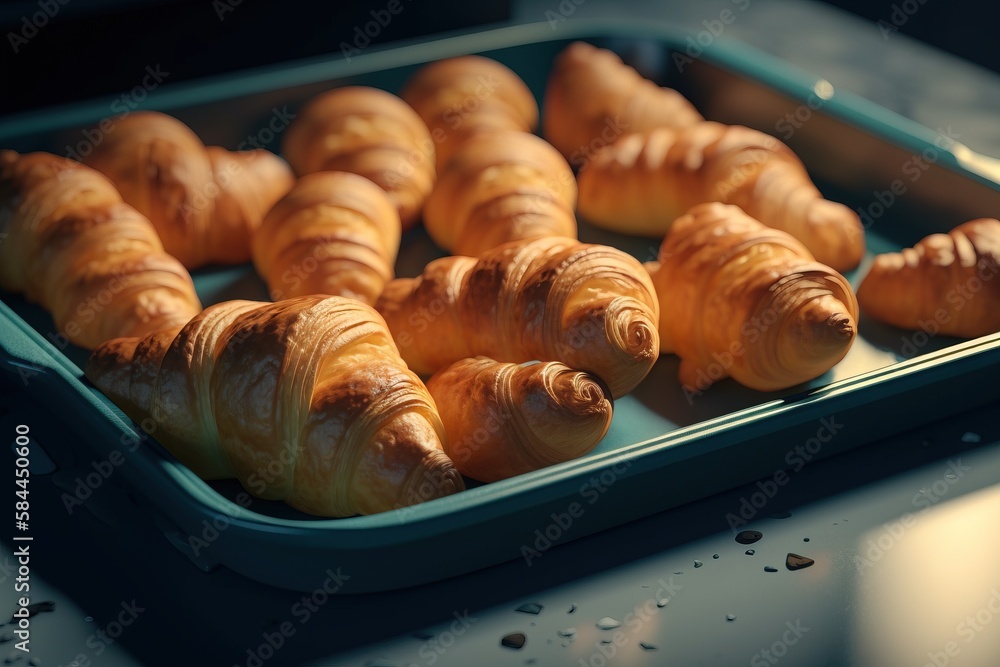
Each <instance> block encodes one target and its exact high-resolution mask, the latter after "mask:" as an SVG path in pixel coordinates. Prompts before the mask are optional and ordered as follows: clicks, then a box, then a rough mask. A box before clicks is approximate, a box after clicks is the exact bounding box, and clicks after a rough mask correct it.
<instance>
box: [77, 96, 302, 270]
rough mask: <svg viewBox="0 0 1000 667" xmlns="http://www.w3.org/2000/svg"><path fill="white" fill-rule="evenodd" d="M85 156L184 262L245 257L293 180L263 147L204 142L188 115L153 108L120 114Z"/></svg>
mask: <svg viewBox="0 0 1000 667" xmlns="http://www.w3.org/2000/svg"><path fill="white" fill-rule="evenodd" d="M112 127H113V129H112V130H111V131H109V132H107V133H106V134H104V135H103V137H102V139H101V142H100V143H99V144H97V145H96V146H95V148H94V150H93V152H91V153H90V155H88V156H87V157H86V158H84V161H85V162H86V164H88V165H89V166H91V167H93V168H94V169H97V170H98V171H100V172H101V173H103V174H104V175H105V176H107V177H108V178H109V179H111V181H112V182H113V183H114V184H115V187H117V188H118V190H119V191H120V192H121V195H122V198H123V199H124V200H125V201H126V202H127V203H128V204H130V205H132V206H134V207H135V208H136V209H137V210H138V211H139V212H140V213H142V214H143V215H145V216H146V217H148V218H149V220H150V222H152V223H153V227H155V228H156V231H157V234H158V235H159V236H160V240H161V241H162V243H163V247H164V248H165V249H166V251H167V252H169V253H170V254H171V255H173V256H174V257H176V258H177V259H179V260H180V261H181V263H183V264H184V266H186V267H188V268H190V269H193V268H197V267H201V266H205V265H207V264H240V263H243V262H246V261H248V260H249V259H250V239H251V236H252V235H253V233H254V231H255V230H256V229H257V227H259V226H260V223H261V220H263V218H264V214H265V213H266V212H267V210H268V209H269V208H270V207H271V206H272V205H273V204H274V203H275V202H276V201H277V200H278V199H279V198H280V197H282V196H283V195H284V194H285V193H286V192H288V190H289V189H290V188H291V187H292V183H293V180H294V177H293V176H292V173H291V170H290V169H289V168H288V165H286V164H285V163H284V161H282V160H281V159H280V158H278V157H277V156H276V155H274V154H273V153H271V152H269V151H266V150H263V149H258V150H252V151H241V152H232V151H228V150H226V149H224V148H219V147H216V146H212V147H206V146H205V145H204V144H203V143H202V142H201V139H199V138H198V136H197V135H196V134H195V133H194V132H193V131H192V130H191V129H190V128H189V127H188V126H187V125H185V124H184V123H182V122H181V121H179V120H177V119H176V118H173V117H171V116H168V115H166V114H162V113H159V112H155V111H137V112H135V113H131V114H129V115H127V116H123V117H122V118H120V119H118V120H116V121H115V122H114V124H113V126H112Z"/></svg>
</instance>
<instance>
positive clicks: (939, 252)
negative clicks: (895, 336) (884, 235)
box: [858, 218, 1000, 338]
mask: <svg viewBox="0 0 1000 667" xmlns="http://www.w3.org/2000/svg"><path fill="white" fill-rule="evenodd" d="M998 273H1000V221H998V220H996V219H993V218H978V219H976V220H970V221H968V222H965V223H962V224H961V225H958V226H957V227H955V228H954V229H952V230H951V231H950V232H948V233H947V234H931V235H930V236H927V237H925V238H924V239H922V240H921V241H920V242H919V243H917V244H916V245H915V246H914V247H913V248H906V249H904V250H902V251H901V252H893V253H885V254H882V255H878V256H876V257H875V261H874V263H873V264H872V266H871V268H870V269H869V271H868V273H867V274H866V275H865V278H864V280H862V282H861V286H860V287H859V288H858V301H859V302H860V303H861V309H862V310H863V311H864V312H865V314H867V315H870V316H871V317H873V318H875V319H876V320H879V321H881V322H885V323H887V324H891V325H893V326H897V327H901V328H904V329H913V330H918V329H920V330H924V331H925V332H927V333H929V334H931V335H933V334H936V333H942V334H945V335H948V336H959V337H963V338H974V337H976V336H984V335H986V334H989V333H993V332H995V331H1000V277H998V275H997V274H998Z"/></svg>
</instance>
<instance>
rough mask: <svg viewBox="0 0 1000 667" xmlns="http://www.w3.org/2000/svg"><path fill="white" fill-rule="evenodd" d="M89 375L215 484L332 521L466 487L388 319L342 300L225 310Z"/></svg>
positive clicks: (140, 342) (122, 349)
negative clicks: (236, 484) (225, 482)
mask: <svg viewBox="0 0 1000 667" xmlns="http://www.w3.org/2000/svg"><path fill="white" fill-rule="evenodd" d="M86 375H87V378H89V379H90V380H91V381H92V382H93V383H94V384H95V385H96V386H97V387H98V388H99V389H100V390H101V391H102V392H104V393H105V394H106V395H107V396H108V397H109V398H110V399H111V400H112V401H114V402H115V403H116V404H117V405H118V406H119V407H120V408H121V409H122V410H123V411H124V412H125V413H126V414H128V415H129V416H130V417H131V418H132V419H135V420H136V421H140V420H142V419H146V418H148V417H152V418H153V419H155V420H156V431H155V432H154V436H155V437H156V438H157V440H158V441H159V442H160V443H161V444H163V445H164V446H165V447H167V448H168V449H169V450H170V451H171V452H172V453H173V454H174V455H175V456H176V457H177V458H178V459H179V460H180V461H181V463H183V464H185V465H187V466H188V467H190V468H191V469H192V470H193V471H194V472H195V473H196V474H198V475H199V476H200V477H202V478H204V479H220V478H228V477H236V478H237V479H238V480H239V481H240V483H242V484H243V486H244V487H245V488H246V489H247V490H248V491H249V492H250V493H252V494H254V495H256V496H258V497H260V498H265V499H269V500H284V501H285V502H287V503H288V504H289V505H292V506H293V507H296V508H298V509H300V510H303V511H305V512H309V513H312V514H320V515H324V516H336V517H341V516H351V515H354V514H374V513H376V512H382V511H386V510H390V509H393V508H398V507H404V506H408V505H412V504H415V503H417V502H421V501H423V500H429V499H431V498H437V497H440V496H444V495H448V494H450V493H454V492H456V491H460V490H462V489H463V488H464V487H463V484H464V483H463V481H462V478H461V476H460V475H459V474H458V472H457V471H456V470H455V467H454V466H453V465H452V463H451V461H450V460H449V459H448V457H447V456H446V455H445V454H444V452H443V451H442V450H441V442H440V440H441V438H443V437H444V431H443V428H442V426H441V421H440V418H439V417H438V414H437V411H436V409H435V406H434V401H433V399H432V398H431V396H430V394H428V393H427V389H426V387H425V386H424V384H423V383H422V382H421V381H420V379H419V378H418V377H417V376H415V375H414V374H413V373H411V372H410V371H409V370H407V368H406V366H405V365H404V364H403V362H402V360H401V359H400V358H399V354H398V353H397V351H396V347H395V345H394V344H393V342H392V338H391V337H390V336H389V331H388V330H387V329H386V327H385V323H384V322H383V321H382V318H380V317H379V316H378V314H377V313H376V312H375V311H374V310H372V308H371V307H370V306H366V305H365V304H363V303H361V302H359V301H356V300H354V299H346V298H342V297H322V296H317V295H313V296H306V297H298V298H294V299H287V300H285V301H281V302H278V303H261V302H255V301H225V302H222V303H218V304H215V305H213V306H209V307H208V308H206V309H205V310H204V311H203V312H202V313H201V314H200V315H198V316H197V317H195V318H194V319H192V320H191V321H190V322H189V323H188V324H186V325H185V326H184V327H182V328H174V329H169V330H164V331H160V332H157V333H154V334H150V335H148V336H146V337H145V338H119V339H117V340H112V341H108V342H107V343H105V344H103V345H101V346H100V347H99V348H97V350H95V351H94V353H93V354H92V355H91V357H90V360H89V361H88V363H87V367H86Z"/></svg>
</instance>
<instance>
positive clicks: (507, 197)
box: [424, 130, 576, 256]
mask: <svg viewBox="0 0 1000 667" xmlns="http://www.w3.org/2000/svg"><path fill="white" fill-rule="evenodd" d="M575 206H576V179H575V178H574V177H573V172H572V170H570V168H569V165H568V164H566V160H564V159H563V157H562V156H561V155H559V153H558V152H557V151H556V150H555V149H554V148H552V146H550V145H549V144H548V143H546V142H545V141H544V140H543V139H539V138H538V137H536V136H535V135H533V134H528V133H526V132H515V131H513V130H506V131H497V132H489V133H485V132H484V133H480V134H477V135H475V136H473V137H470V138H469V139H466V140H465V142H464V143H463V144H462V145H461V146H460V147H459V149H458V150H457V151H456V152H455V154H454V156H452V159H451V161H450V162H449V163H448V166H447V167H445V170H444V171H443V172H442V173H441V174H440V175H439V177H438V181H437V184H436V185H435V186H434V190H433V191H432V192H431V196H430V197H429V198H428V199H427V205H426V206H425V208H424V227H425V228H426V229H427V233H428V234H429V235H430V237H431V239H433V240H434V242H435V243H436V244H437V245H438V246H440V247H441V248H444V249H445V250H448V251H450V252H452V253H454V254H458V255H469V256H475V255H479V254H481V253H482V252H483V251H485V250H488V249H490V248H494V247H496V246H498V245H500V244H502V243H506V242H508V241H517V240H522V239H531V238H538V237H541V236H563V237H567V238H574V239H575V238H576V217H575V215H574V213H573V208H574V207H575Z"/></svg>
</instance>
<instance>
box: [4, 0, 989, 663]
mask: <svg viewBox="0 0 1000 667" xmlns="http://www.w3.org/2000/svg"><path fill="white" fill-rule="evenodd" d="M624 6H627V7H628V9H627V11H628V12H629V13H630V14H632V15H634V16H639V17H644V18H647V19H648V20H663V21H668V22H671V23H674V24H676V25H678V26H680V27H682V28H684V29H686V30H689V31H690V33H691V35H692V38H693V39H695V40H696V39H697V36H698V35H699V33H700V32H701V31H702V30H708V29H710V27H711V26H715V25H722V24H721V22H720V24H716V23H714V21H715V19H717V18H719V17H720V15H721V12H723V11H724V10H727V11H729V12H730V14H728V15H727V16H730V15H731V16H733V17H735V18H734V20H732V21H730V22H728V23H725V24H724V29H723V30H721V31H720V32H719V34H718V35H713V36H712V39H713V40H715V39H719V40H730V39H732V40H740V41H745V42H747V43H750V44H751V45H753V46H756V47H757V48H760V49H763V50H765V51H768V52H770V53H772V54H774V55H777V56H779V57H781V58H784V59H786V60H789V61H791V62H793V63H795V64H796V65H798V66H799V67H801V68H802V69H805V70H807V71H809V72H812V73H814V74H816V75H819V76H822V77H824V78H826V79H827V80H828V81H830V82H831V83H833V85H834V86H835V87H837V88H839V89H844V90H850V91H851V92H854V93H857V94H859V95H861V96H863V97H866V98H868V99H871V100H872V101H874V102H877V103H879V104H881V105H883V106H885V107H887V108H889V109H891V110H893V111H896V112H898V113H900V114H902V115H904V116H906V117H909V118H911V119H913V120H915V121H917V122H919V123H921V124H924V125H926V126H927V127H929V128H932V129H934V128H937V127H950V128H952V135H953V136H957V137H958V138H959V139H960V141H962V142H963V143H965V144H967V145H968V146H970V147H971V148H972V149H973V150H975V151H978V152H981V153H983V154H986V155H993V156H1000V124H997V123H996V122H994V119H993V118H992V116H993V115H994V113H995V110H996V109H998V108H1000V77H998V76H997V75H996V74H994V73H992V72H989V71H986V70H983V69H980V68H977V67H975V66H972V65H970V64H968V63H965V62H963V61H960V60H959V59H956V58H953V57H951V56H948V55H946V54H943V53H940V52H938V51H935V50H933V49H930V48H928V47H925V46H923V45H920V44H917V43H915V42H913V41H912V40H909V39H907V38H906V37H904V36H903V35H900V34H897V33H894V32H891V31H890V32H888V33H886V32H885V31H884V30H880V29H879V27H878V26H877V25H875V24H871V23H868V22H864V21H860V20H858V19H856V18H853V17H850V16H848V15H846V14H843V13H841V12H839V11H837V10H834V9H831V8H829V7H827V6H825V5H818V4H813V3H808V2H780V1H766V0H724V1H716V2H701V3H694V2H691V3H654V2H648V3H647V2H630V3H611V2H602V1H601V0H580V1H579V2H570V0H564V1H563V2H561V3H559V2H553V3H551V6H547V5H536V4H535V3H528V2H521V3H514V16H515V22H531V21H552V28H553V30H556V31H558V30H559V29H560V26H561V25H563V22H562V20H561V18H567V19H572V18H581V17H583V18H586V17H591V18H592V17H600V16H609V15H616V16H617V15H620V14H621V13H623V12H624V11H625V10H624V9H622V7H624ZM888 11H891V10H889V9H887V12H888ZM560 17H561V18H560ZM709 48H710V47H709ZM998 416H1000V404H995V403H991V404H987V405H984V406H981V407H978V408H975V409H973V410H971V411H969V412H966V413H963V414H961V415H958V416H955V417H953V418H950V419H946V420H943V421H940V422H937V423H935V424H933V425H932V426H929V427H926V428H922V429H919V430H917V431H913V430H909V429H908V428H907V426H906V423H900V424H899V425H898V431H899V435H898V436H894V437H892V438H889V439H887V440H883V441H879V442H877V443H875V444H872V445H868V446H865V447H863V448H860V449H857V450H854V451H852V452H848V453H846V454H840V455H837V456H834V457H831V458H828V459H823V460H816V461H813V460H812V458H811V457H810V456H808V454H805V455H802V454H801V448H802V447H803V446H806V445H807V443H799V442H789V443H787V446H788V450H789V452H793V451H797V450H796V448H799V450H798V451H800V458H799V459H797V460H801V461H802V465H801V466H796V467H794V468H793V469H791V470H789V471H785V474H784V475H783V476H780V477H778V476H771V477H766V478H764V479H762V480H760V481H758V482H756V483H753V484H749V485H746V486H744V487H740V488H737V489H733V490H732V491H728V492H726V493H722V494H718V495H713V496H711V497H708V498H705V499H703V500H700V501H698V502H695V503H691V504H688V505H685V506H682V507H679V508H676V509H673V510H670V511H666V512H661V513H658V514H654V515H652V516H649V517H647V518H645V519H642V520H639V521H636V522H633V523H630V524H627V525H624V526H620V527H618V528H614V529H611V530H608V531H605V532H602V533H599V534H597V535H592V536H588V537H583V538H580V539H576V540H571V541H565V540H557V542H558V543H557V544H554V545H552V546H551V548H550V547H548V546H545V541H544V540H543V539H541V538H544V533H543V532H542V531H543V530H544V529H545V526H540V527H539V537H540V540H539V542H538V544H535V545H528V546H532V547H534V552H532V551H531V550H528V551H527V552H526V553H527V554H528V555H527V556H526V557H525V558H524V559H521V560H518V561H511V562H508V563H505V564H502V565H498V566H494V567H490V568H488V569H485V570H481V571H478V572H474V573H472V574H469V575H464V576H461V577H456V578H453V579H449V580H446V581H442V582H438V583H435V584H431V585H425V586H420V587H416V588H411V589H405V590H400V591H395V592H391V593H379V594H364V595H333V596H331V595H327V593H326V591H328V590H330V589H332V588H333V587H336V586H343V588H344V590H345V591H346V590H349V583H350V575H351V573H339V572H338V571H337V569H336V567H332V568H331V570H330V571H328V572H327V573H322V574H320V573H318V576H317V582H316V585H317V588H316V589H315V591H314V592H313V593H312V594H308V593H297V592H290V591H285V590H279V589H275V588H272V587H268V586H265V585H262V584H258V583H255V582H253V581H250V580H248V579H246V578H244V577H242V576H240V575H238V574H235V573H233V572H231V571H228V570H226V569H224V568H219V569H215V570H212V571H210V572H203V571H201V570H199V569H198V568H196V567H195V566H194V565H193V564H192V562H191V561H189V560H188V559H187V557H185V556H184V555H183V554H182V553H180V551H178V550H177V549H175V548H174V547H173V546H171V544H170V543H169V542H168V541H167V539H166V538H165V537H164V535H163V533H162V532H161V531H160V530H159V529H158V528H157V527H156V526H155V525H154V524H153V522H151V521H149V520H148V517H144V516H143V514H142V511H141V510H140V509H139V508H137V507H136V506H135V505H132V504H130V503H128V502H126V500H127V498H126V496H124V494H122V492H121V491H120V489H116V488H115V485H114V484H106V485H97V488H95V489H94V490H93V493H94V495H95V496H96V497H97V499H100V497H101V496H102V495H103V496H104V498H103V500H101V502H95V503H88V504H86V505H87V506H78V505H77V504H74V503H72V502H68V501H67V498H68V496H67V489H73V487H74V485H75V484H76V483H77V482H78V481H79V480H78V479H77V477H75V476H74V475H78V474H79V471H85V472H90V471H92V470H93V471H95V472H97V473H98V474H100V471H99V470H97V468H95V467H94V466H95V465H97V464H98V462H96V461H89V460H88V459H87V458H86V453H85V452H81V451H76V450H74V440H75V439H76V438H77V437H78V433H77V429H78V428H79V426H78V425H75V424H73V423H66V422H64V421H63V416H61V415H60V414H59V413H58V410H56V411H53V410H52V409H51V408H45V409H43V408H42V407H41V406H40V404H39V403H38V402H37V401H34V400H32V399H31V398H30V397H29V396H27V395H25V394H24V393H23V392H22V391H21V390H20V387H19V385H18V384H17V378H16V377H14V378H11V377H6V376H4V377H0V431H2V432H3V433H4V434H5V435H4V437H5V438H8V439H9V440H13V438H14V434H15V433H16V427H17V425H19V424H23V425H27V426H28V427H29V429H30V433H31V436H32V438H33V439H34V442H35V445H34V446H33V448H32V454H31V470H32V486H31V503H32V504H31V507H32V527H33V528H32V536H33V540H32V541H31V542H30V554H31V556H30V585H31V593H32V599H33V600H40V601H41V600H46V601H52V602H54V607H53V608H52V609H51V610H46V608H41V609H39V610H38V613H37V614H36V615H35V616H33V617H32V618H31V623H30V629H31V649H32V650H31V653H30V655H25V654H23V653H22V652H20V651H17V649H16V648H15V644H16V642H18V641H19V639H20V638H18V637H17V636H15V635H14V634H13V632H14V630H16V626H15V625H14V624H13V623H9V624H8V625H6V626H2V627H0V640H3V642H2V643H0V660H3V659H6V660H7V661H8V663H9V664H15V665H23V664H29V659H30V660H32V661H33V662H31V663H30V664H35V665H44V666H46V667H47V666H49V665H65V666H67V667H68V666H70V665H74V666H75V667H87V666H88V665H100V666H104V665H108V666H111V667H117V666H125V665H161V664H162V665H181V664H190V665H226V666H228V665H244V666H246V667H263V666H264V665H324V666H332V665H345V666H346V665H368V666H369V667H373V666H376V665H383V666H390V665H400V666H407V667H408V666H410V665H443V666H449V665H455V666H467V665H481V666H483V667H488V666H492V665H522V664H524V665H527V664H534V665H539V666H549V665H552V666H561V665H567V666H570V665H572V666H576V665H582V666H586V665H592V666H594V667H600V666H603V665H610V664H620V665H630V666H632V665H708V666H715V665H746V664H750V665H753V666H756V665H776V664H779V663H780V664H782V665H809V666H822V665H831V666H832V665H857V666H859V667H867V666H872V667H875V666H879V667H882V666H890V667H891V666H895V665H900V666H902V665H912V666H914V667H921V666H923V665H934V666H936V667H944V665H952V666H958V667H974V666H975V667H978V666H983V667H986V666H991V667H992V666H995V665H996V664H998V660H1000V538H998V537H997V531H996V525H997V517H998V516H1000V418H998ZM916 417H917V415H914V418H916ZM826 419H828V420H832V421H829V422H828V423H827V424H826V425H827V426H830V425H831V424H832V425H834V426H836V424H837V422H836V420H837V416H836V415H829V416H828V417H826ZM821 426H823V424H817V428H819V427H821ZM850 426H851V427H852V428H853V429H864V428H865V425H864V424H852V425H850ZM834 431H836V429H834ZM850 432H851V429H846V431H845V433H847V434H848V435H842V436H841V437H851V436H850V435H849V433H850ZM855 432H856V431H855ZM4 451H5V456H6V459H5V463H4V469H5V470H12V469H13V468H14V459H15V456H14V452H13V448H10V449H5V450H4ZM46 452H48V453H49V454H50V455H51V458H53V459H56V460H59V461H64V460H73V459H74V458H75V459H76V462H75V465H74V466H72V468H70V469H69V470H61V469H60V467H59V466H56V465H55V464H52V463H50V462H48V461H49V456H48V455H47V454H46ZM775 472H776V473H777V472H778V471H775ZM778 480H780V483H779V481H778ZM664 483H665V484H669V480H665V481H664ZM9 488H10V487H9ZM122 499H125V500H122ZM119 501H120V502H121V507H120V511H119V509H118V508H115V511H113V512H110V513H108V514H104V513H103V510H102V511H95V508H98V507H108V506H109V503H110V506H111V507H115V503H117V502H119ZM12 502H13V500H12ZM743 531H757V532H758V533H759V536H758V535H750V534H746V533H744V534H743V535H740V533H741V532H743ZM737 537H739V540H738V539H737ZM751 539H756V540H757V541H755V542H753V543H746V542H748V541H749V540H751ZM25 544H26V543H25V542H15V541H12V540H11V539H10V535H9V534H8V533H7V532H5V533H4V534H2V535H0V603H2V605H5V606H7V607H10V608H11V609H13V608H15V600H16V597H17V594H16V593H15V590H16V588H15V585H16V583H17V580H18V577H19V573H18V566H19V563H18V555H17V550H21V552H23V547H24V545H25ZM541 547H544V548H541ZM531 553H536V554H537V555H534V556H532V555H531ZM406 557H407V556H406V554H405V553H400V554H399V558H400V559H405V558H406ZM456 557H460V555H456V554H448V553H442V554H441V558H443V559H449V558H456ZM799 557H801V558H799ZM505 637H506V638H507V639H506V642H504V641H503V638H505ZM522 641H523V645H522V646H521V647H520V648H516V647H515V646H513V645H516V644H519V643H521V642H522ZM504 643H506V644H512V646H506V645H504Z"/></svg>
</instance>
